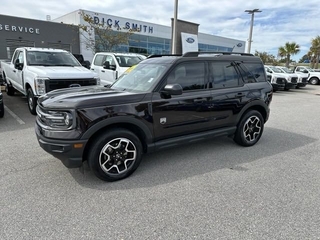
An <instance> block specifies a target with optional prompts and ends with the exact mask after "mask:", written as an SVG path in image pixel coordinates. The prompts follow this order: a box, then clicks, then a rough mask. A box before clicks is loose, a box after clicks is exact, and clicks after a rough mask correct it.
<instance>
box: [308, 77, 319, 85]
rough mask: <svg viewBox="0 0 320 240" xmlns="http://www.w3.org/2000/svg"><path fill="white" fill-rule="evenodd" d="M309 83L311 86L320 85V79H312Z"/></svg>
mask: <svg viewBox="0 0 320 240" xmlns="http://www.w3.org/2000/svg"><path fill="white" fill-rule="evenodd" d="M309 83H310V84H311V85H317V84H319V79H318V78H315V77H313V78H310V80H309Z"/></svg>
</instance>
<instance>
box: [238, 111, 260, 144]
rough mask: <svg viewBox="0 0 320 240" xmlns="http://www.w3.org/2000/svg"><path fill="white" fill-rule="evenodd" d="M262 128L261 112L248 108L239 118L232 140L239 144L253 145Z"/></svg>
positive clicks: (257, 139)
mask: <svg viewBox="0 0 320 240" xmlns="http://www.w3.org/2000/svg"><path fill="white" fill-rule="evenodd" d="M263 128H264V120H263V117H262V115H261V113H260V112H258V111H256V110H250V111H248V112H247V113H245V115H244V116H243V117H242V118H241V120H240V122H239V124H238V128H237V130H236V134H235V136H234V141H235V142H236V143H237V144H239V145H241V146H245V147H250V146H253V145H254V144H256V143H257V142H258V141H259V139H260V138H261V135H262V132H263Z"/></svg>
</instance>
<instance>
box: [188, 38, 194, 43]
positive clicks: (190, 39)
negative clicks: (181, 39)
mask: <svg viewBox="0 0 320 240" xmlns="http://www.w3.org/2000/svg"><path fill="white" fill-rule="evenodd" d="M186 41H187V43H194V39H193V38H191V37H188V38H187V39H186Z"/></svg>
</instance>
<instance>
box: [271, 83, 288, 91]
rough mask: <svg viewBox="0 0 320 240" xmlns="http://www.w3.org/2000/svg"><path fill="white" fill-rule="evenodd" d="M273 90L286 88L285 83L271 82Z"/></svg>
mask: <svg viewBox="0 0 320 240" xmlns="http://www.w3.org/2000/svg"><path fill="white" fill-rule="evenodd" d="M271 85H272V88H273V91H279V90H284V87H285V84H278V83H271Z"/></svg>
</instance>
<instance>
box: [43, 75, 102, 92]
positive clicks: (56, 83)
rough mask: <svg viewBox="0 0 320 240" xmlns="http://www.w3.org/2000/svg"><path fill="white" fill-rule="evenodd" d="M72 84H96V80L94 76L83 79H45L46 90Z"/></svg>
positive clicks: (66, 86)
mask: <svg viewBox="0 0 320 240" xmlns="http://www.w3.org/2000/svg"><path fill="white" fill-rule="evenodd" d="M72 84H79V85H80V86H92V85H96V84H97V80H96V79H94V78H85V79H50V80H49V81H46V92H50V91H52V90H56V89H60V88H68V87H70V85H72Z"/></svg>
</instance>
